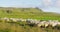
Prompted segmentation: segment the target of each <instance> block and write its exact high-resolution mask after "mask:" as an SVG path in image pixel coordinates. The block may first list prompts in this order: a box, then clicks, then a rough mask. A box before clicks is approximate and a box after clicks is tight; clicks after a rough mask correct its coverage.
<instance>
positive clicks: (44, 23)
mask: <svg viewBox="0 0 60 32" xmlns="http://www.w3.org/2000/svg"><path fill="white" fill-rule="evenodd" d="M0 20H2V21H6V22H9V21H13V22H21V21H22V22H24V21H25V22H26V23H28V24H29V25H30V24H34V25H37V26H38V27H45V28H46V27H49V26H51V27H56V26H58V25H60V22H59V21H58V20H48V21H45V20H36V19H22V18H7V17H5V18H0Z"/></svg>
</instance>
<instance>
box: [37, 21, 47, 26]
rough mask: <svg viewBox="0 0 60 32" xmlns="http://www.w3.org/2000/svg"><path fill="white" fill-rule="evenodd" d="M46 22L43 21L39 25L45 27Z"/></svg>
mask: <svg viewBox="0 0 60 32" xmlns="http://www.w3.org/2000/svg"><path fill="white" fill-rule="evenodd" d="M45 23H46V21H42V22H40V23H38V24H37V26H38V27H45Z"/></svg>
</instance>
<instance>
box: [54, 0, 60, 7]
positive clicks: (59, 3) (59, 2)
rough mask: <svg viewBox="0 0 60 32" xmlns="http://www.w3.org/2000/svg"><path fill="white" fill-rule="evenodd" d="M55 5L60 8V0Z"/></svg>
mask: <svg viewBox="0 0 60 32" xmlns="http://www.w3.org/2000/svg"><path fill="white" fill-rule="evenodd" d="M55 6H56V7H59V8H60V0H56V3H55Z"/></svg>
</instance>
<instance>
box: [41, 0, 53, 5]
mask: <svg viewBox="0 0 60 32" xmlns="http://www.w3.org/2000/svg"><path fill="white" fill-rule="evenodd" d="M42 1H43V4H44V5H45V6H50V5H51V2H52V0H42Z"/></svg>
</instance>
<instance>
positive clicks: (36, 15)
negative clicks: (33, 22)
mask: <svg viewBox="0 0 60 32" xmlns="http://www.w3.org/2000/svg"><path fill="white" fill-rule="evenodd" d="M3 17H8V18H23V19H37V20H60V14H57V13H53V12H43V11H42V10H41V9H38V8H0V18H3ZM26 24H27V23H26V22H16V23H13V22H5V21H0V32H59V31H60V29H52V28H51V27H49V28H39V27H35V26H34V27H31V26H29V25H26Z"/></svg>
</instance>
